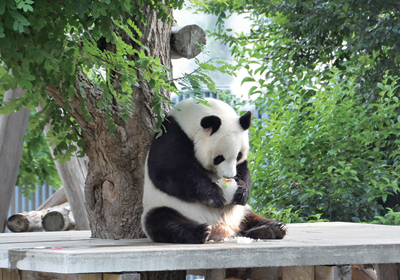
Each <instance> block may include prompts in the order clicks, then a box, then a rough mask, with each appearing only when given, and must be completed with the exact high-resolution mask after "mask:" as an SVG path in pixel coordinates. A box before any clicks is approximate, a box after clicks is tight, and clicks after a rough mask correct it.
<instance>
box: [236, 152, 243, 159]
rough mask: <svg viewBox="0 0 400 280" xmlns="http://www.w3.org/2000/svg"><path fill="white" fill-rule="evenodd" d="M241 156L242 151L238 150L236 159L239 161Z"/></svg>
mask: <svg viewBox="0 0 400 280" xmlns="http://www.w3.org/2000/svg"><path fill="white" fill-rule="evenodd" d="M242 156H243V154H242V152H239V153H238V155H237V158H236V161H239V160H240V159H241V158H242Z"/></svg>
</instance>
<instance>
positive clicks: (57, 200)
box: [36, 186, 68, 211]
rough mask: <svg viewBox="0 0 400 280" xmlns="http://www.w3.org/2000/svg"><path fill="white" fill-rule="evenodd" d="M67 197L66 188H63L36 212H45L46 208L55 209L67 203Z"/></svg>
mask: <svg viewBox="0 0 400 280" xmlns="http://www.w3.org/2000/svg"><path fill="white" fill-rule="evenodd" d="M67 201H68V200H67V196H66V195H65V191H64V187H63V186H61V187H60V188H59V189H58V190H57V191H56V192H55V193H53V194H52V195H51V196H50V197H49V198H48V199H46V201H45V202H43V203H42V205H40V206H39V207H38V208H37V209H36V211H39V210H43V209H46V208H50V207H54V206H57V205H60V204H63V203H66V202H67Z"/></svg>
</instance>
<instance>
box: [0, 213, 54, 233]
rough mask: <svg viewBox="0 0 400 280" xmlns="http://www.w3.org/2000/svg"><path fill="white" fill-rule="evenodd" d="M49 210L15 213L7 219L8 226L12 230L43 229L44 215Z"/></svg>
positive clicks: (28, 230)
mask: <svg viewBox="0 0 400 280" xmlns="http://www.w3.org/2000/svg"><path fill="white" fill-rule="evenodd" d="M46 211H47V209H44V210H42V211H31V212H23V213H18V214H14V215H12V216H11V217H9V218H8V220H7V227H8V229H9V230H10V231H12V232H33V231H43V227H42V216H43V214H44V213H45V212H46Z"/></svg>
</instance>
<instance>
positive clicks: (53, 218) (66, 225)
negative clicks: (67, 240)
mask: <svg viewBox="0 0 400 280" xmlns="http://www.w3.org/2000/svg"><path fill="white" fill-rule="evenodd" d="M42 226H43V229H44V230H45V231H67V230H71V229H74V228H75V220H74V217H73V215H72V212H71V207H70V206H69V204H68V203H65V204H62V205H59V206H56V207H53V208H51V210H49V211H48V212H47V213H46V214H44V216H43V218H42Z"/></svg>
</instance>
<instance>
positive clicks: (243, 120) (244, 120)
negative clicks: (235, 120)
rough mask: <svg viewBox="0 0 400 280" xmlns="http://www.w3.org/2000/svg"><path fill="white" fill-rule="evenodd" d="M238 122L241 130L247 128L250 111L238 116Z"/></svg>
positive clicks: (249, 121) (249, 122) (249, 120)
mask: <svg viewBox="0 0 400 280" xmlns="http://www.w3.org/2000/svg"><path fill="white" fill-rule="evenodd" d="M239 123H240V126H241V127H242V128H243V130H248V129H249V127H250V124H251V112H250V111H247V112H246V113H245V114H244V115H242V116H240V118H239Z"/></svg>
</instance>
